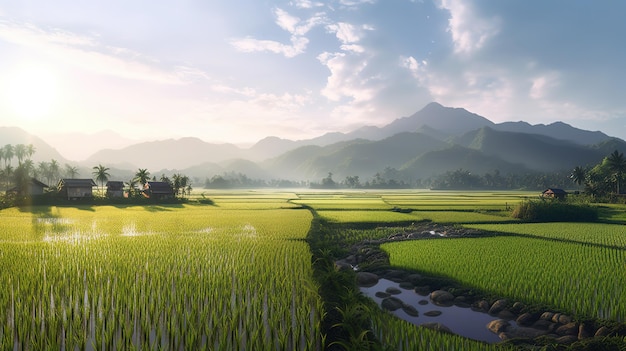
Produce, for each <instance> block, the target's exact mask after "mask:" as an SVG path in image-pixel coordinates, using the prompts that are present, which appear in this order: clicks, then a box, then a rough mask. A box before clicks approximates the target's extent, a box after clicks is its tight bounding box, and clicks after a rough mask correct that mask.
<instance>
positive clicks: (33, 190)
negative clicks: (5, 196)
mask: <svg viewBox="0 0 626 351" xmlns="http://www.w3.org/2000/svg"><path fill="white" fill-rule="evenodd" d="M45 188H48V185H47V184H44V183H42V182H40V181H39V180H37V179H35V178H30V179H29V180H28V182H27V183H26V192H25V194H24V195H26V196H37V195H43V193H44V189H45ZM7 192H8V193H15V194H17V193H18V192H19V190H18V188H17V187H15V188H12V189H9V190H7Z"/></svg>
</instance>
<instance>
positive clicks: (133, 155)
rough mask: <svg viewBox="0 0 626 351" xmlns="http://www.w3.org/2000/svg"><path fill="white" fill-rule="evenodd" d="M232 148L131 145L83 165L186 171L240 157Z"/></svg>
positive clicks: (188, 142)
mask: <svg viewBox="0 0 626 351" xmlns="http://www.w3.org/2000/svg"><path fill="white" fill-rule="evenodd" d="M241 153H242V150H241V149H240V148H238V147H237V146H235V145H233V144H211V143H207V142H204V141H202V140H200V139H198V138H181V139H167V140H161V141H152V142H145V143H140V144H135V145H131V146H128V147H125V148H123V149H118V150H111V149H109V150H101V151H99V152H97V153H95V154H93V155H92V156H90V157H89V158H88V159H87V160H85V161H84V162H83V163H84V164H90V165H97V164H108V165H113V166H115V165H126V166H127V167H128V166H130V165H132V167H133V168H147V169H148V170H161V169H165V168H168V169H183V168H187V167H191V166H194V165H197V164H200V163H205V162H220V161H224V160H228V159H232V158H238V157H240V156H241Z"/></svg>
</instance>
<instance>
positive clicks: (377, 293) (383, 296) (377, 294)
mask: <svg viewBox="0 0 626 351" xmlns="http://www.w3.org/2000/svg"><path fill="white" fill-rule="evenodd" d="M374 296H376V297H378V298H381V299H384V298H387V297H389V296H391V294H389V293H387V292H384V291H377V292H376V294H374Z"/></svg>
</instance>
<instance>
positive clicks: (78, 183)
mask: <svg viewBox="0 0 626 351" xmlns="http://www.w3.org/2000/svg"><path fill="white" fill-rule="evenodd" d="M64 186H67V187H70V188H75V187H94V186H96V183H95V182H94V181H93V179H91V178H90V179H74V178H63V179H61V180H60V181H59V188H62V187H64Z"/></svg>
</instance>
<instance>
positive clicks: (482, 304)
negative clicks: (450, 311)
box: [476, 300, 491, 312]
mask: <svg viewBox="0 0 626 351" xmlns="http://www.w3.org/2000/svg"><path fill="white" fill-rule="evenodd" d="M490 307H491V306H490V305H489V302H487V301H486V300H480V301H479V302H478V304H477V305H476V308H477V309H478V310H479V311H483V312H487V311H489V308H490Z"/></svg>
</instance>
